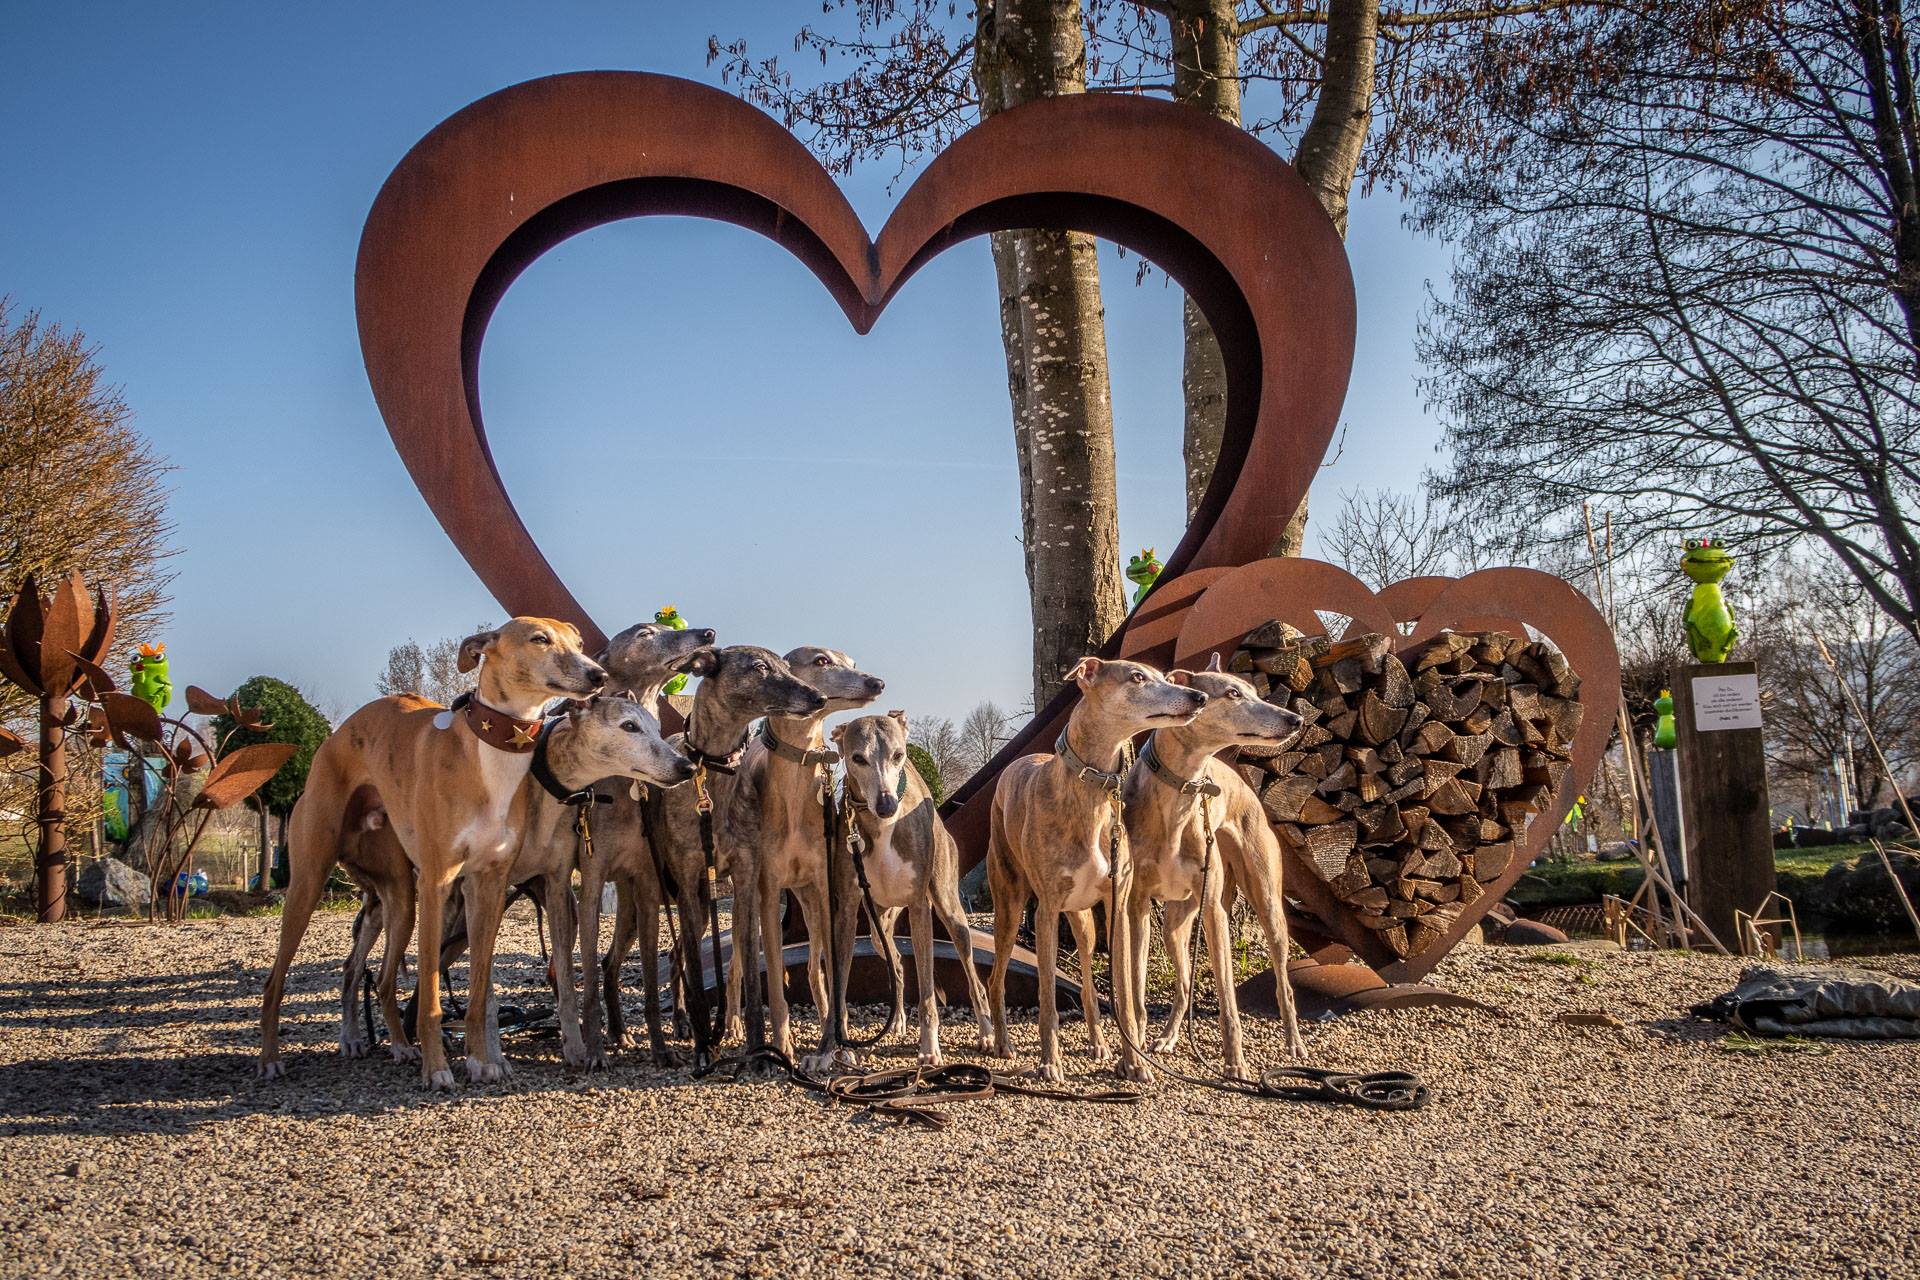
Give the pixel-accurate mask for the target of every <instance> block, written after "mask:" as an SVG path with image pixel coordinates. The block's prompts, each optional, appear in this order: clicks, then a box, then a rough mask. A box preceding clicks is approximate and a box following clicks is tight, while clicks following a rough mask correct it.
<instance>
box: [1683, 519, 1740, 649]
mask: <svg viewBox="0 0 1920 1280" xmlns="http://www.w3.org/2000/svg"><path fill="white" fill-rule="evenodd" d="M1731 568H1733V556H1732V555H1731V554H1730V553H1729V552H1728V551H1727V548H1726V544H1725V543H1723V542H1721V541H1720V539H1718V538H1715V537H1712V536H1707V537H1703V538H1688V539H1687V549H1686V554H1685V555H1683V556H1682V557H1681V558H1680V570H1681V572H1683V573H1685V574H1686V575H1687V577H1688V578H1690V579H1691V580H1692V581H1693V598H1692V599H1691V600H1689V601H1688V602H1687V614H1686V618H1685V623H1686V628H1687V648H1689V649H1691V650H1693V657H1694V661H1696V662H1702V663H1714V662H1725V661H1726V660H1727V655H1728V654H1729V653H1731V652H1733V646H1734V644H1735V643H1736V642H1737V641H1738V640H1739V639H1740V628H1738V627H1736V626H1734V625H1733V613H1732V611H1731V610H1729V609H1728V608H1727V600H1726V597H1725V596H1723V595H1721V594H1720V579H1722V578H1724V577H1726V576H1727V570H1729V569H1731Z"/></svg>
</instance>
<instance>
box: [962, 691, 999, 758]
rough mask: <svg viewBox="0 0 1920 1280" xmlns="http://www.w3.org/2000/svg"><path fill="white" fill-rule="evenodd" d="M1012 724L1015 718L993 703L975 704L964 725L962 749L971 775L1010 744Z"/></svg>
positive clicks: (989, 701)
mask: <svg viewBox="0 0 1920 1280" xmlns="http://www.w3.org/2000/svg"><path fill="white" fill-rule="evenodd" d="M1011 723H1012V717H1011V716H1009V715H1008V714H1007V713H1006V712H1005V711H1004V710H1002V709H1001V707H1000V705H999V704H998V703H996V702H993V701H992V700H988V701H985V702H979V703H975V704H974V707H973V710H971V711H969V712H967V716H966V719H964V720H962V721H961V722H960V744H961V747H960V749H961V752H962V758H963V759H964V760H965V761H966V763H967V773H968V774H969V775H971V774H972V773H973V772H974V770H976V769H978V768H979V767H980V766H981V765H983V764H985V763H986V762H987V761H989V760H991V759H993V757H994V753H995V752H997V751H999V750H1000V748H1001V747H1003V746H1005V745H1006V744H1007V739H1008V737H1009V735H1008V732H1007V728H1008V726H1009V725H1010V724H1011Z"/></svg>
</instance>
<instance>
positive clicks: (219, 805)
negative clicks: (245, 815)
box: [193, 742, 300, 809]
mask: <svg viewBox="0 0 1920 1280" xmlns="http://www.w3.org/2000/svg"><path fill="white" fill-rule="evenodd" d="M299 749H300V748H299V746H298V744H296V743H292V742H256V743H253V744H252V745H251V746H245V747H239V748H237V749H235V750H233V751H230V752H228V753H227V754H226V755H224V756H221V757H220V759H219V760H218V761H216V762H215V763H214V766H213V772H212V773H210V774H208V775H207V785H206V786H204V787H202V788H201V789H200V795H199V797H198V798H196V799H195V800H194V802H193V803H194V807H195V808H199V809H231V808H232V807H233V806H234V805H236V804H239V803H240V802H241V801H242V800H245V799H246V798H247V797H248V796H250V795H252V794H253V793H254V792H256V791H258V790H259V789H260V788H261V787H264V786H266V785H267V782H268V780H269V779H271V778H272V777H273V775H274V774H276V773H278V772H280V766H281V765H283V764H285V763H286V762H287V761H289V760H291V759H293V755H294V752H296V751H298V750H299Z"/></svg>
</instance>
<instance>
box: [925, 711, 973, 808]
mask: <svg viewBox="0 0 1920 1280" xmlns="http://www.w3.org/2000/svg"><path fill="white" fill-rule="evenodd" d="M913 741H914V743H916V744H917V745H918V746H919V747H920V749H921V750H923V751H925V752H926V753H927V756H928V758H929V759H931V760H932V761H933V767H934V768H935V769H937V770H939V771H940V780H941V781H942V782H943V783H945V784H946V788H947V792H948V794H949V795H950V794H952V792H953V790H954V788H956V787H958V786H959V785H960V784H961V783H963V782H965V781H966V780H967V779H968V778H969V777H970V776H972V774H973V771H974V769H975V768H976V767H977V766H976V765H975V764H974V763H973V762H972V761H971V760H970V759H969V756H968V753H967V750H966V747H965V744H964V743H963V742H962V741H961V737H960V729H959V727H958V726H956V725H955V724H954V723H953V721H951V720H949V719H947V718H946V717H945V716H921V717H919V718H917V719H915V720H914V721H913Z"/></svg>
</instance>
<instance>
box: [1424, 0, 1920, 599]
mask: <svg viewBox="0 0 1920 1280" xmlns="http://www.w3.org/2000/svg"><path fill="white" fill-rule="evenodd" d="M1579 26H1580V28H1581V30H1582V32H1583V36H1582V39H1580V40H1578V41H1575V42H1571V43H1569V44H1567V45H1564V46H1561V50H1563V51H1560V52H1554V51H1549V52H1548V53H1546V54H1545V55H1543V56H1542V57H1541V58H1540V59H1537V60H1536V62H1535V65H1534V66H1533V67H1532V68H1531V69H1530V71H1529V72H1528V73H1527V74H1524V75H1512V76H1508V75H1503V74H1500V66H1499V64H1498V63H1497V62H1489V63H1487V64H1486V66H1485V71H1486V76H1485V79H1486V83H1487V92H1486V94H1485V95H1484V96H1483V98H1482V100H1481V101H1482V104H1483V109H1484V111H1485V113H1486V115H1487V116H1488V118H1489V120H1490V124H1489V125H1488V128H1489V129H1490V130H1491V131H1492V132H1493V133H1495V134H1498V135H1499V136H1500V145H1497V146H1491V147H1488V148H1487V149H1485V150H1484V151H1483V152H1481V153H1480V154H1477V155H1473V156H1469V157H1468V158H1467V159H1466V160H1465V162H1464V163H1463V164H1462V165H1460V166H1459V167H1458V168H1457V169H1456V170H1454V171H1452V172H1450V173H1448V174H1445V175H1443V176H1441V177H1440V178H1439V179H1438V180H1437V181H1435V182H1433V183H1432V184H1431V185H1430V186H1428V187H1427V188H1426V189H1425V191H1424V192H1423V195H1422V199H1421V209H1420V222H1421V224H1422V225H1424V226H1425V227H1426V228H1428V229H1431V230H1436V231H1441V232H1444V233H1446V234H1448V235H1450V236H1453V237H1455V238H1457V239H1458V241H1459V244H1460V250H1459V254H1458V257H1457V259H1456V267H1455V271H1454V279H1453V285H1454V287H1453V294H1452V297H1451V299H1450V300H1446V301H1437V302H1435V303H1434V304H1433V305H1432V307H1431V308H1430V312H1429V315H1428V317H1427V319H1426V322H1425V323H1424V325H1423V328H1422V334H1421V341H1420V349H1421V354H1422V356H1423V358H1424V359H1425V360H1426V361H1427V362H1428V364H1429V365H1430V366H1432V367H1434V368H1435V369H1436V370H1437V371H1438V372H1437V373H1436V374H1435V376H1434V377H1433V379H1432V380H1431V381H1430V383H1429V384H1428V390H1429V395H1430V398H1431V400H1432V401H1433V402H1434V403H1435V404H1436V405H1437V406H1438V408H1439V410H1440V411H1441V413H1442V415H1443V417H1444V419H1445V423H1446V434H1447V442H1448V444H1449V445H1450V446H1451V456H1452V464H1451V466H1450V468H1449V469H1448V470H1447V471H1446V472H1445V473H1444V474H1443V475H1442V476H1441V477H1440V479H1439V484H1438V490H1439V492H1440V494H1441V496H1442V497H1444V498H1446V499H1447V500H1449V501H1452V502H1454V503H1456V504H1459V505H1461V506H1463V507H1472V508H1474V509H1476V510H1478V511H1481V512H1483V513H1485V514H1486V515H1487V516H1488V517H1489V518H1491V517H1494V516H1498V517H1500V519H1501V522H1502V524H1503V527H1504V531H1505V534H1506V536H1507V537H1508V538H1509V539H1510V540H1511V541H1513V542H1514V543H1516V544H1517V545H1523V546H1524V545H1533V546H1539V545H1542V544H1550V543H1552V542H1554V541H1556V540H1573V539H1578V538H1580V537H1582V536H1583V534H1582V532H1581V529H1580V525H1579V522H1578V515H1577V513H1578V510H1579V507H1580V504H1581V503H1582V502H1583V501H1587V500H1589V499H1592V500H1595V501H1597V502H1599V503H1601V504H1603V505H1606V506H1609V507H1612V508H1613V509H1615V510H1617V511H1619V512H1620V513H1621V514H1622V515H1623V517H1624V519H1623V521H1622V524H1621V528H1622V530H1623V533H1624V535H1626V536H1627V538H1628V539H1629V541H1628V542H1627V544H1626V545H1627V546H1628V547H1632V546H1634V545H1645V543H1647V542H1649V541H1652V542H1659V543H1662V544H1666V545H1672V544H1673V543H1674V542H1676V541H1677V537H1678V535H1679V534H1680V533H1681V532H1683V531H1699V530H1703V529H1708V528H1712V529H1715V530H1717V531H1719V532H1721V533H1722V534H1723V535H1724V536H1726V537H1727V538H1728V539H1729V540H1730V541H1732V542H1734V543H1735V544H1736V545H1737V546H1739V547H1740V548H1741V549H1742V550H1744V551H1747V552H1750V553H1768V552H1777V551H1780V550H1782V549H1785V548H1790V547H1798V546H1800V545H1801V544H1802V543H1803V542H1804V541H1808V540H1811V541H1812V542H1815V543H1817V544H1820V545H1821V546H1823V547H1824V549H1825V550H1826V551H1827V552H1828V553H1830V554H1831V555H1832V556H1833V557H1834V558H1835V559H1836V561H1837V562H1838V563H1839V564H1840V565H1841V566H1843V567H1844V570H1845V571H1846V572H1847V573H1848V574H1850V575H1852V577H1853V579H1854V580H1855V581H1856V582H1857V583H1858V584H1859V585H1860V587H1861V588H1862V589H1863V590H1864V591H1865V592H1866V594H1867V596H1868V597H1869V598H1870V599H1871V600H1872V601H1873V602H1874V603H1875V604H1876V605H1877V606H1878V607H1879V608H1881V609H1882V610H1884V611H1885V612H1886V613H1887V615H1888V616H1889V617H1890V618H1891V619H1893V620H1894V621H1895V622H1896V623H1897V624H1898V625H1899V626H1902V627H1904V628H1907V629H1909V630H1911V629H1912V628H1913V627H1914V625H1915V623H1916V621H1917V620H1920V541H1916V538H1915V535H1914V530H1913V528H1912V524H1911V518H1910V515H1911V511H1912V509H1913V504H1914V502H1915V499H1916V497H1920V442H1917V441H1916V420H1917V417H1920V414H1917V411H1920V396H1916V384H1915V371H1916V369H1917V368H1920V343H1917V342H1916V335H1917V334H1920V198H1917V196H1916V178H1915V174H1916V170H1920V117H1917V116H1916V112H1915V99H1914V93H1913V88H1912V81H1913V69H1914V62H1913V53H1912V51H1911V49H1910V48H1909V47H1908V45H1907V38H1906V32H1905V27H1904V23H1903V20H1902V15H1901V13H1900V12H1899V10H1898V9H1897V8H1896V7H1895V6H1893V5H1891V4H1885V3H1882V0H1778V2H1777V3H1771V4H1766V5H1760V6H1757V7H1749V6H1739V5H1733V6H1706V5H1701V6H1690V7H1680V8H1674V9H1666V8H1662V7H1653V8H1650V9H1644V10H1642V9H1637V8H1636V7H1634V6H1628V7H1627V8H1626V9H1624V10H1622V11H1620V12H1595V13H1593V14H1589V15H1585V16H1583V18H1582V19H1581V21H1580V23H1579ZM1576 64H1577V65H1576Z"/></svg>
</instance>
